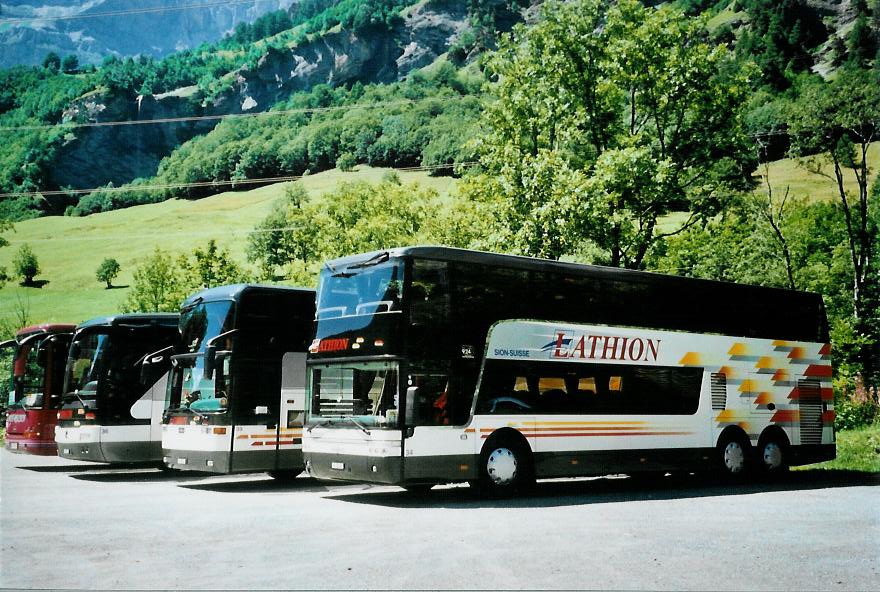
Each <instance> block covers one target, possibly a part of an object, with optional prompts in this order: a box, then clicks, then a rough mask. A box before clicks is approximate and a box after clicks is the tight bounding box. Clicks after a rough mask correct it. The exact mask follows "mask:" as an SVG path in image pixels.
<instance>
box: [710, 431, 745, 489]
mask: <svg viewBox="0 0 880 592" xmlns="http://www.w3.org/2000/svg"><path fill="white" fill-rule="evenodd" d="M750 454H751V451H750V450H749V443H748V440H746V439H745V438H744V437H742V436H737V435H731V436H728V437H726V438H724V439H723V440H721V442H720V443H719V444H718V461H719V463H718V464H719V468H720V469H721V473H722V475H723V476H724V477H725V478H727V479H729V480H734V481H739V480H742V479H744V478H745V476H746V474H747V473H748V471H749V468H750V464H751V463H750V462H749V455H750Z"/></svg>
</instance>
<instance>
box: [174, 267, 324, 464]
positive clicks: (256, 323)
mask: <svg viewBox="0 0 880 592" xmlns="http://www.w3.org/2000/svg"><path fill="white" fill-rule="evenodd" d="M314 317H315V291H314V290H308V289H302V288H285V287H276V286H260V285H252V284H236V285H231V286H221V287H219V288H210V289H207V290H203V291H201V292H198V293H197V294H194V295H192V296H190V297H189V298H188V299H187V300H186V301H185V302H184V303H183V306H182V308H181V311H180V339H181V345H180V347H179V348H178V350H177V352H176V353H175V354H174V355H172V356H171V360H172V368H171V378H170V384H169V387H168V392H167V402H166V406H167V410H166V412H165V417H164V419H163V426H162V460H163V462H164V463H165V465H166V466H167V467H169V468H173V469H181V470H189V471H203V472H209V473H247V472H261V471H265V472H268V473H269V474H270V475H272V476H273V477H276V478H282V477H292V476H296V475H297V474H299V473H300V472H302V469H303V460H302V421H303V407H304V403H305V402H304V398H305V372H306V366H305V363H306V349H307V346H308V343H309V340H310V339H311V334H312V326H313V323H314Z"/></svg>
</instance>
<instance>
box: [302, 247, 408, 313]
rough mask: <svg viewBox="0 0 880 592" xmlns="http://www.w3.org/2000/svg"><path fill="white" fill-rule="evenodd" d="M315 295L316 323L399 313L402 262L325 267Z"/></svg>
mask: <svg viewBox="0 0 880 592" xmlns="http://www.w3.org/2000/svg"><path fill="white" fill-rule="evenodd" d="M374 260H375V261H377V262H376V263H372V261H374ZM318 293H319V294H320V299H319V301H318V315H317V317H318V319H319V320H320V319H330V318H338V317H351V316H361V315H374V314H379V313H386V312H394V311H397V310H400V301H401V298H402V297H403V261H402V260H400V259H394V260H390V261H388V260H382V259H368V260H367V261H365V262H363V263H355V264H353V265H349V266H348V267H344V268H333V267H330V266H326V267H324V269H323V270H321V278H320V288H319V291H318Z"/></svg>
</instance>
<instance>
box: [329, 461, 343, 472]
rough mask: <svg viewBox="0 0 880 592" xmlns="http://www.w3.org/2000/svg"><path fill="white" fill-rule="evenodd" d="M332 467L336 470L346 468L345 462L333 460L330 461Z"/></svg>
mask: <svg viewBox="0 0 880 592" xmlns="http://www.w3.org/2000/svg"><path fill="white" fill-rule="evenodd" d="M330 468H331V469H334V470H336V471H343V470H345V463H341V462H332V463H330Z"/></svg>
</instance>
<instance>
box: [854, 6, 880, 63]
mask: <svg viewBox="0 0 880 592" xmlns="http://www.w3.org/2000/svg"><path fill="white" fill-rule="evenodd" d="M854 4H856V6H855V8H856V10H857V16H856V19H855V22H854V23H853V26H852V29H850V32H849V35H847V39H846V49H847V61H848V62H849V63H850V64H852V65H854V66H856V67H859V68H866V67H868V66H869V65H870V63H871V61H872V60H873V59H874V58H875V57H876V56H877V50H878V47H880V30H877V29H874V28H872V26H871V21H870V14H869V10H868V6H867V4H866V3H865V2H864V0H862V1H861V2H857V3H854Z"/></svg>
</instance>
